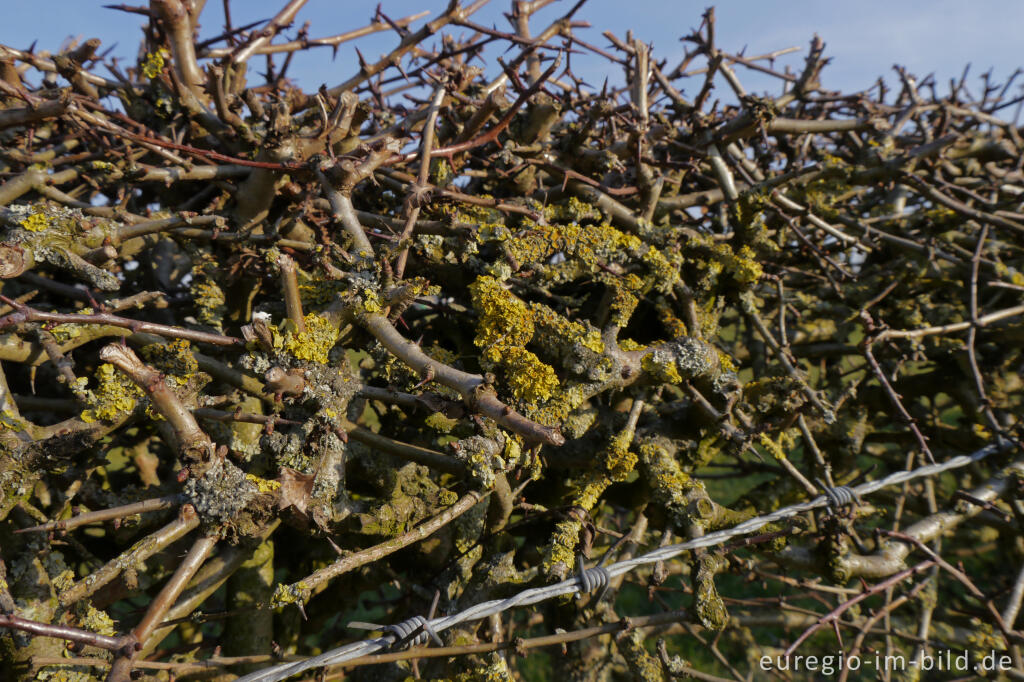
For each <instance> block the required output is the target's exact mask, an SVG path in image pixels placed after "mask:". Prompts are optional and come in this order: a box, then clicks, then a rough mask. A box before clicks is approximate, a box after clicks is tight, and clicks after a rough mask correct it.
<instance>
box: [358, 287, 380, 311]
mask: <svg viewBox="0 0 1024 682" xmlns="http://www.w3.org/2000/svg"><path fill="white" fill-rule="evenodd" d="M383 307H384V306H382V305H381V302H380V298H379V297H378V296H377V292H375V291H374V290H373V289H363V310H365V311H366V312H368V313H377V312H380V310H381V308H383Z"/></svg>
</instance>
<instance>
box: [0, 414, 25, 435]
mask: <svg viewBox="0 0 1024 682" xmlns="http://www.w3.org/2000/svg"><path fill="white" fill-rule="evenodd" d="M0 430H3V431H15V432H17V431H24V430H25V420H24V419H22V418H21V417H19V416H18V415H16V414H15V413H14V412H12V411H11V410H4V411H3V412H0Z"/></svg>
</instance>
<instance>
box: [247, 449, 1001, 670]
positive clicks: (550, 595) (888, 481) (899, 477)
mask: <svg viewBox="0 0 1024 682" xmlns="http://www.w3.org/2000/svg"><path fill="white" fill-rule="evenodd" d="M1009 445H1010V443H1009V442H1008V441H1005V440H1000V441H999V442H997V443H993V444H991V445H987V446H985V447H983V448H981V449H980V450H977V451H976V452H973V453H971V454H970V455H958V456H956V457H952V458H950V459H949V460H947V461H945V462H943V463H941V464H927V465H925V466H922V467H918V468H917V469H913V470H910V471H897V472H895V473H892V474H889V475H888V476H885V477H884V478H880V479H878V480H875V481H868V482H866V483H862V484H860V485H858V486H856V487H854V488H849V487H847V486H840V488H844V489H845V491H846V492H847V493H848V494H850V495H852V496H853V498H854V499H859V497H861V496H864V495H870V494H871V493H873V492H876V491H878V490H881V489H882V488H885V487H888V486H891V485H897V484H899V483H905V482H907V481H911V480H913V479H916V478H923V477H926V476H934V475H937V474H941V473H943V472H946V471H950V470H952V469H959V468H960V467H964V466H967V465H968V464H972V463H974V462H978V461H981V460H982V459H984V458H986V457H988V456H989V455H991V454H993V453H995V452H998V451H1000V450H1003V449H1005V448H1007V447H1008V446H1009ZM833 490H835V489H833ZM828 492H829V490H828V488H826V494H824V495H819V496H818V497H815V498H814V499H813V500H809V501H807V502H801V503H799V504H794V505H790V506H788V507H783V508H782V509H778V510H776V511H774V512H771V513H769V514H764V515H763V516H758V517H755V518H752V519H748V520H746V521H744V522H743V523H740V524H738V525H736V526H733V527H732V528H727V529H724V530H718V531H714V532H712V533H708V534H707V535H703V536H701V537H699V538H695V539H693V540H688V541H686V542H681V543H679V544H675V545H667V546H665V547H659V548H658V549H655V550H653V551H650V552H648V553H647V554H642V555H640V556H638V557H634V558H632V559H628V560H626V561H620V562H618V563H615V564H612V565H610V566H604V567H602V566H595V567H593V568H589V569H583V568H582V561H581V562H579V563H580V572H579V573H578V574H577V575H574V576H573V577H572V578H568V579H566V580H563V581H562V582H559V583H554V584H552V585H545V586H543V587H534V588H530V589H527V590H523V591H522V592H520V593H519V594H516V595H514V596H512V597H509V598H508V599H493V600H491V601H486V602H482V603H480V604H476V605H475V606H471V607H469V608H468V609H465V610H464V611H460V612H459V613H455V614H451V615H448V616H442V617H439V618H435V619H433V620H427V619H425V618H423V617H422V616H413V617H412V618H410V619H408V620H406V621H403V622H402V623H399V624H398V625H392V626H387V627H386V628H385V629H386V630H387V634H385V635H383V636H381V637H376V638H372V639H366V640H363V641H361V642H353V643H351V644H346V645H344V646H341V647H338V648H337V649H332V650H330V651H327V652H324V653H322V654H320V655H319V656H314V657H312V658H308V659H306V660H303V661H295V662H293V663H284V664H281V665H276V666H272V667H269V668H264V669H263V670H259V671H256V672H254V673H250V674H249V675H246V676H245V677H241V678H239V679H238V680H237V681H236V682H278V681H279V680H283V679H285V678H287V677H290V676H291V675H295V674H296V673H300V672H303V671H306V670H309V669H310V668H319V667H323V666H328V665H337V664H339V663H344V662H345V661H350V660H352V659H353V658H359V657H361V656H369V655H371V654H374V653H377V652H378V651H381V650H383V649H387V648H389V647H391V646H392V645H394V644H395V643H396V642H400V641H402V639H404V637H399V638H398V639H397V640H396V636H397V635H398V630H396V628H399V627H403V626H404V625H405V624H408V623H411V622H413V621H415V625H413V626H412V627H410V628H409V629H408V632H407V633H406V636H407V635H409V634H412V633H413V632H415V629H416V628H418V627H423V631H422V632H421V633H420V634H419V635H418V636H417V637H416V640H420V638H423V639H422V641H421V642H419V643H423V642H425V641H426V637H428V636H433V637H436V635H437V633H439V632H442V631H444V630H447V629H448V628H451V627H454V626H456V625H460V624H462V623H467V622H470V621H475V620H480V619H482V618H487V617H488V616H492V615H494V614H497V613H502V612H503V611H508V610H510V609H513V608H516V607H519V606H529V605H530V604H536V603H539V602H542V601H547V600H548V599H554V598H555V597H562V596H565V595H571V594H577V593H580V592H590V591H591V590H593V589H597V588H599V587H600V588H606V587H607V585H608V583H609V582H610V580H611V579H612V578H615V577H618V576H620V575H624V574H626V573H629V572H630V571H632V570H633V569H635V568H638V567H640V566H646V565H649V564H654V563H657V562H659V561H667V560H668V559H672V558H675V557H677V556H679V555H680V554H682V553H683V552H688V551H690V550H693V549H698V548H701V547H714V546H717V545H720V544H723V543H725V542H727V541H728V540H730V539H732V538H734V537H738V536H740V535H747V534H750V533H754V532H757V531H758V530H760V529H761V528H763V527H765V526H766V525H768V524H770V523H776V522H779V521H784V520H786V519H790V518H792V517H794V516H797V515H799V514H803V513H806V512H809V511H812V510H814V509H820V508H822V507H832V506H835V505H834V503H833V499H832V498H831V497H830V496H829V494H828ZM428 628H429V629H428ZM403 632H404V629H403ZM416 640H414V641H416Z"/></svg>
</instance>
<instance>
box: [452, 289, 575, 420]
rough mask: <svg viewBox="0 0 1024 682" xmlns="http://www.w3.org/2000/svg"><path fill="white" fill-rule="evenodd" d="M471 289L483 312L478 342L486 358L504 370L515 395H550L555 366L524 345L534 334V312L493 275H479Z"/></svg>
mask: <svg viewBox="0 0 1024 682" xmlns="http://www.w3.org/2000/svg"><path fill="white" fill-rule="evenodd" d="M469 290H470V294H471V295H472V298H473V307H474V308H475V309H476V310H477V312H478V313H479V315H480V317H479V320H478V321H477V335H476V340H475V343H476V345H477V346H479V347H480V348H482V349H483V357H484V359H486V360H487V361H488V362H491V363H493V364H496V365H499V366H501V367H502V368H503V369H504V370H505V374H506V377H507V380H508V385H509V388H510V390H511V391H512V394H513V395H514V396H515V397H516V398H519V399H521V400H525V401H527V402H530V403H533V402H538V401H543V400H547V399H548V398H550V397H551V395H552V394H553V392H554V391H555V390H556V389H557V388H558V385H559V384H558V377H557V376H555V371H554V369H552V368H551V367H550V366H549V365H546V364H544V363H543V362H541V361H540V359H539V358H538V357H537V356H536V355H535V354H534V353H533V352H532V351H529V350H526V349H525V348H524V346H525V345H526V344H527V343H529V342H530V340H531V339H532V338H533V334H534V324H533V321H534V312H533V311H532V310H531V309H530V308H529V307H528V306H527V305H526V304H525V303H523V302H522V301H521V300H519V299H518V298H516V297H515V296H513V295H512V294H511V293H509V292H508V291H507V290H506V289H505V288H504V287H503V286H502V285H501V284H500V283H499V282H498V280H496V279H495V278H493V277H490V276H487V275H482V276H480V277H478V278H477V280H476V281H475V282H474V283H473V284H472V285H471V286H470V287H469Z"/></svg>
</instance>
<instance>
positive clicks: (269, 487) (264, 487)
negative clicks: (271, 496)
mask: <svg viewBox="0 0 1024 682" xmlns="http://www.w3.org/2000/svg"><path fill="white" fill-rule="evenodd" d="M245 478H246V479H247V480H248V481H249V482H250V483H252V484H253V485H255V486H256V489H257V490H258V491H260V492H261V493H272V492H274V491H275V490H277V489H278V488H280V487H281V484H280V483H279V482H278V481H271V480H269V479H266V478H260V477H259V476H256V475H255V474H246V475H245Z"/></svg>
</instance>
